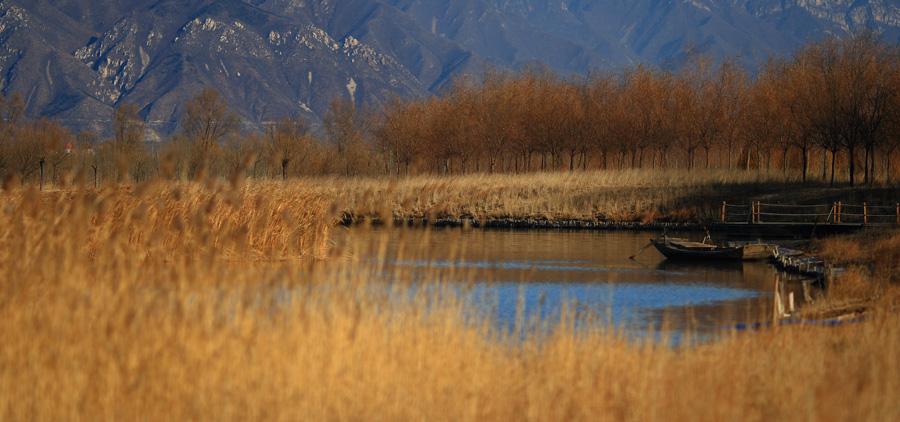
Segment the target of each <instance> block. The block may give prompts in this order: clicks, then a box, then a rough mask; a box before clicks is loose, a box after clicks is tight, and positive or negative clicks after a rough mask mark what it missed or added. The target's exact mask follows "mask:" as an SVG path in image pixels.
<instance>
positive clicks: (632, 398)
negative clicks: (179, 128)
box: [0, 185, 900, 421]
mask: <svg viewBox="0 0 900 422" xmlns="http://www.w3.org/2000/svg"><path fill="white" fill-rule="evenodd" d="M193 189H197V190H196V191H195V190H193ZM258 189H260V190H259V192H263V193H266V195H267V196H268V195H274V196H275V197H280V198H292V197H296V196H298V195H299V196H302V195H304V190H303V189H299V188H296V187H294V188H293V189H295V190H285V191H280V190H279V189H278V188H275V187H266V186H263V187H260V188H258ZM266 189H271V191H268V190H266ZM176 190H178V191H179V192H181V195H176V194H175V191H176ZM251 191H252V189H251ZM154 192H155V193H154ZM213 192H216V195H219V196H218V198H220V199H219V200H221V201H223V202H226V201H227V200H226V199H225V198H228V197H229V196H230V195H237V196H238V197H240V198H244V199H245V201H250V202H251V203H253V202H252V200H250V199H248V197H247V195H250V197H252V194H251V193H250V192H247V191H238V192H232V191H229V190H228V189H227V188H222V189H221V190H220V191H215V190H214V191H213ZM195 194H196V195H198V196H199V197H200V198H203V199H201V200H200V201H199V202H191V201H194V200H193V199H191V198H194V195H195ZM206 194H210V191H209V190H204V189H203V188H199V187H186V186H181V185H179V186H174V187H173V186H168V185H158V186H155V187H152V188H149V190H148V191H146V192H144V193H137V192H131V193H126V192H121V191H111V192H105V193H100V194H96V195H97V196H96V197H94V196H91V195H95V194H84V193H74V194H72V195H59V194H57V195H55V196H54V195H51V196H45V195H41V194H38V193H34V192H31V193H28V192H13V193H4V194H3V195H2V196H0V201H2V203H0V206H3V207H5V208H3V210H2V211H3V212H2V213H0V220H2V221H0V245H2V248H0V283H2V284H0V338H2V339H3V341H2V343H0V419H2V420H100V419H103V420H134V419H146V420H248V419H251V420H260V419H261V420H454V421H456V420H591V421H597V420H600V421H602V420H666V421H669V420H701V421H703V420H710V421H712V420H715V421H720V420H776V419H790V420H800V421H803V420H817V421H828V420H898V419H900V400H898V397H900V377H898V375H900V330H898V329H897V327H898V324H900V315H898V314H897V313H896V312H891V311H889V310H882V311H881V312H878V313H875V315H874V317H873V319H872V320H870V321H868V322H866V323H862V324H855V325H850V326H842V327H831V328H823V327H813V326H796V327H780V328H776V329H769V330H762V331H758V332H732V333H728V334H726V335H725V336H724V337H723V339H722V340H721V341H717V342H715V343H713V344H708V345H703V346H698V347H694V348H687V349H671V348H669V347H667V346H665V345H658V344H655V343H652V342H651V343H647V344H645V345H635V344H632V343H630V342H628V341H626V340H624V339H623V338H622V337H621V336H620V335H617V334H615V333H609V332H602V331H590V332H587V333H584V334H582V335H580V336H575V335H572V334H571V329H570V327H571V326H572V324H573V322H572V320H571V317H570V316H569V317H566V318H565V320H564V321H563V322H562V324H561V325H560V327H558V328H557V329H556V330H555V331H554V333H552V334H551V336H550V337H549V338H548V339H546V340H545V341H543V342H541V343H540V344H539V342H538V341H536V340H534V339H531V340H528V341H525V342H522V343H519V342H516V341H510V340H504V339H503V338H502V337H498V336H496V335H495V334H494V333H492V332H491V328H490V327H491V326H492V325H491V324H489V323H487V322H484V323H476V324H467V323H464V322H463V321H464V320H465V311H464V306H465V304H463V303H459V302H458V301H456V300H453V299H452V295H451V294H450V293H451V291H452V289H446V288H443V287H442V286H440V285H438V284H436V285H435V286H434V289H435V290H436V291H438V292H440V295H441V297H442V298H443V299H442V300H440V301H435V298H436V297H437V294H434V295H433V294H428V293H424V291H425V289H419V290H418V294H417V295H415V296H414V297H413V298H412V299H409V300H400V298H399V295H403V294H404V292H403V291H400V292H394V293H391V294H388V293H386V292H385V291H383V290H381V289H378V288H374V289H373V286H372V285H371V284H370V283H369V282H368V278H367V276H366V274H365V273H364V272H361V270H360V269H359V268H357V267H355V265H354V264H353V263H352V260H342V261H336V262H332V261H319V262H318V263H315V264H310V263H304V262H302V261H297V260H280V261H277V262H257V261H251V260H247V261H236V260H234V259H232V258H233V256H232V251H234V252H235V253H236V251H238V250H239V249H231V248H226V249H224V251H225V252H223V253H199V254H192V253H189V251H194V250H198V249H199V250H212V251H222V250H223V249H220V246H218V245H217V243H216V240H215V239H217V238H220V237H217V235H216V233H220V232H219V229H217V227H240V226H241V225H244V224H248V225H249V228H248V231H247V233H248V235H249V233H253V226H254V224H252V223H246V222H242V221H244V220H242V218H246V216H245V215H244V214H245V213H227V214H225V216H224V217H221V218H223V219H225V220H224V221H220V220H219V217H212V216H211V215H212V214H215V213H211V214H208V213H206V211H205V210H204V208H203V207H202V206H200V205H201V204H203V203H204V202H206V201H209V200H210V198H208V197H204V196H203V195H206ZM142 195H143V196H142ZM309 195H312V197H315V194H314V193H309ZM136 197H141V198H155V199H154V200H153V201H139V202H137V203H138V204H141V203H144V204H147V207H148V209H147V210H146V213H143V214H142V215H143V217H141V218H139V219H138V220H140V221H142V222H145V223H146V222H148V221H158V222H159V223H158V224H155V225H153V226H152V227H153V230H151V231H147V232H144V231H140V232H138V233H137V234H134V235H132V234H133V233H132V232H130V231H129V229H126V227H130V226H129V225H128V224H126V223H125V221H126V220H121V222H119V223H117V222H116V221H119V220H120V219H122V218H125V217H126V216H127V215H128V214H129V212H131V213H132V214H134V210H136V209H137V208H129V207H130V206H129V205H126V204H130V203H132V202H131V201H132V200H133V199H134V198H136ZM91 198H93V199H91ZM285 200H287V199H285ZM168 201H173V202H172V203H173V204H174V205H171V206H170V205H165V204H168V203H169V202H168ZM154 203H155V204H158V207H157V206H154V205H151V204H154ZM278 203H280V202H279V201H274V200H273V201H269V202H266V204H267V205H265V206H264V205H260V206H258V207H252V211H250V210H248V211H247V212H254V213H260V214H259V215H267V216H273V215H278V214H277V212H275V210H276V209H277V206H276V205H277V204H278ZM9 204H13V205H9ZM103 204H105V205H103ZM178 204H181V205H178ZM188 204H193V205H190V206H188ZM317 204H319V203H318V202H317V201H311V202H310V203H304V204H303V205H304V206H309V207H311V208H316V207H320V208H316V209H320V210H321V209H324V206H322V205H317ZM221 206H222V207H225V205H221ZM298 206H299V204H298ZM170 207H171V208H174V210H173V211H165V212H163V214H164V215H167V216H170V217H172V218H160V219H158V220H154V217H153V215H154V214H153V213H154V212H158V211H159V210H169V209H170ZM218 207H219V206H217V208H218ZM238 208H239V209H243V208H241V207H238ZM117 209H122V210H129V211H127V212H124V213H116V212H109V211H110V210H117ZM175 210H180V211H175ZM178 212H183V213H184V214H179V213H178ZM170 213H171V214H170ZM139 214H141V213H139ZM201 214H203V215H201ZM175 215H184V216H186V217H188V218H187V220H186V221H184V222H183V226H182V227H180V228H179V227H177V225H176V224H174V223H172V221H171V220H172V219H174V216H175ZM312 215H313V217H315V218H311V221H312V222H311V223H310V224H311V225H312V227H320V226H319V224H324V223H325V222H326V220H325V218H326V216H325V212H324V211H322V212H318V213H313V214H312ZM87 216H91V218H96V220H94V221H93V222H92V223H88V221H91V220H90V219H84V217H87ZM292 218H294V217H292ZM316 218H319V219H320V220H319V223H316V222H315V219H316ZM260 220H264V219H260ZM132 221H135V220H134V219H133V220H132ZM252 221H253V220H252V219H251V222H252ZM239 222H242V223H239ZM259 224H263V223H259ZM85 227H88V228H87V229H86V228H85ZM91 227H102V228H104V229H103V230H93V229H91ZM107 228H109V229H107ZM117 228H118V229H117ZM117 230H118V231H117ZM183 233H193V234H192V235H191V236H192V237H191V239H192V240H190V241H186V242H185V243H184V245H183V247H182V246H180V244H178V243H171V241H170V240H171V239H179V238H181V236H184V235H183ZM198 233H199V234H198ZM203 233H209V235H203ZM222 233H229V230H226V231H225V232H222ZM242 233H243V232H240V233H237V234H231V235H229V236H232V237H233V238H239V237H240V234H242ZM126 234H127V235H126ZM275 238H276V239H282V238H283V237H281V236H275ZM70 239H74V240H70ZM235 241H236V240H235ZM271 242H274V243H276V244H277V242H275V241H265V242H261V244H262V245H263V247H260V248H256V249H254V250H257V249H258V250H259V251H260V252H259V257H260V258H265V257H266V256H267V254H268V252H270V251H271V250H272V249H274V250H275V252H276V253H275V256H279V255H281V253H278V251H280V250H282V248H281V247H277V248H270V247H267V246H265V245H269V244H270V243H271ZM248 243H249V244H255V243H254V242H253V241H248ZM226 244H228V242H226ZM168 248H174V249H175V253H174V254H173V255H166V254H163V251H166V250H167V249H168ZM140 251H153V252H150V253H140ZM157 252H159V253H157ZM158 255H165V256H167V257H169V256H171V257H175V258H173V259H158V258H157V256H158ZM375 287H377V286H375ZM401 290H402V289H401Z"/></svg>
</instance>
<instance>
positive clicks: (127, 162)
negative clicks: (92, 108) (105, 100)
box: [113, 104, 146, 182]
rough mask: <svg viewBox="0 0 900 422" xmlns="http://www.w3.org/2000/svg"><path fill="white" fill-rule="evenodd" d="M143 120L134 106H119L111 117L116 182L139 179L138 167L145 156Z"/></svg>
mask: <svg viewBox="0 0 900 422" xmlns="http://www.w3.org/2000/svg"><path fill="white" fill-rule="evenodd" d="M144 131H145V124H144V119H142V118H141V117H140V115H138V109H137V106H136V105H134V104H121V105H119V107H118V108H116V113H115V115H114V116H113V154H114V157H115V158H114V159H115V161H116V163H115V164H116V170H117V172H116V180H117V181H118V182H121V181H123V180H124V179H126V178H127V177H129V176H130V177H132V178H134V179H135V181H137V180H138V178H139V175H138V173H139V171H138V170H139V167H141V165H142V164H143V161H144V160H145V157H143V155H145V154H146V151H145V147H144Z"/></svg>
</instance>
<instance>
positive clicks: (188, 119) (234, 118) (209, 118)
mask: <svg viewBox="0 0 900 422" xmlns="http://www.w3.org/2000/svg"><path fill="white" fill-rule="evenodd" d="M240 124H241V120H240V118H239V117H238V115H237V113H235V112H234V110H232V109H231V108H229V107H228V101H226V100H225V98H224V97H222V95H221V94H220V93H219V91H217V90H216V89H215V88H205V89H204V90H203V91H201V92H200V93H199V94H197V95H196V96H194V98H192V99H191V101H190V102H188V104H187V106H186V108H185V112H184V117H182V119H181V127H182V129H183V130H184V140H185V141H186V142H187V148H188V149H189V153H188V155H189V158H188V172H189V174H190V175H194V174H195V173H196V171H197V169H198V168H199V167H200V166H201V165H202V164H203V163H205V162H206V161H207V160H208V159H209V157H210V155H211V154H212V153H213V152H214V151H215V149H217V147H218V144H219V143H220V142H221V141H222V140H223V139H224V138H225V136H227V135H228V134H229V133H231V132H234V131H237V130H238V129H240Z"/></svg>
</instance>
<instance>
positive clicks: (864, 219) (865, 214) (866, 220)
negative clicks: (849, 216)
mask: <svg viewBox="0 0 900 422" xmlns="http://www.w3.org/2000/svg"><path fill="white" fill-rule="evenodd" d="M866 209H867V208H866V203H865V202H863V224H869V213H868V212H867V211H866Z"/></svg>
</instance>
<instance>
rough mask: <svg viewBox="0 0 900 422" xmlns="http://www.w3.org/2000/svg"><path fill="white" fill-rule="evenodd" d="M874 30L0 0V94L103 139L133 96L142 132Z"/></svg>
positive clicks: (322, 7)
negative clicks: (219, 113)
mask: <svg viewBox="0 0 900 422" xmlns="http://www.w3.org/2000/svg"><path fill="white" fill-rule="evenodd" d="M861 28H869V29H873V30H876V31H879V32H881V34H882V36H883V37H884V38H885V40H886V41H888V42H891V43H893V42H896V41H897V40H898V39H900V6H895V5H893V4H890V3H889V2H885V1H883V0H868V1H847V0H834V1H817V2H811V1H806V0H784V1H775V0H721V1H720V0H684V1H679V0H635V1H626V0H600V1H582V0H564V1H555V2H550V1H547V0H450V1H434V0H331V1H303V0H219V1H211V0H206V1H201V2H190V3H188V4H185V3H183V2H178V1H174V0H126V1H121V2H103V3H102V7H98V5H97V3H96V2H92V1H87V0H2V1H0V92H2V93H3V94H4V95H6V96H9V95H11V94H13V93H19V94H21V95H22V96H23V98H24V99H25V102H26V104H27V113H28V115H30V116H38V115H46V116H50V117H54V118H57V119H59V120H60V121H62V122H63V124H65V125H67V126H70V127H72V128H73V130H76V131H81V130H91V131H94V132H97V133H99V134H101V135H102V136H107V135H108V134H109V132H110V129H111V128H110V123H109V122H111V120H112V115H113V110H114V109H115V107H116V106H118V105H119V104H123V103H127V104H136V105H137V106H138V107H139V113H140V115H141V117H143V118H144V119H146V120H147V121H148V129H150V131H149V133H150V135H151V137H152V138H153V139H155V140H162V139H164V138H165V137H166V136H168V135H169V134H171V133H173V132H175V131H177V130H178V122H179V120H180V117H181V114H182V113H183V108H184V105H185V104H186V103H187V101H189V100H190V98H191V97H192V96H193V95H194V94H196V93H198V92H200V90H201V89H202V88H204V87H207V86H212V87H215V88H216V89H218V90H219V91H220V92H221V93H222V94H223V96H224V97H225V98H226V99H227V100H228V101H229V103H230V104H231V106H232V107H233V108H235V110H236V111H237V112H238V113H239V114H240V116H241V118H242V119H243V120H244V122H245V125H246V126H247V127H248V128H251V129H255V130H261V129H262V128H263V127H264V125H265V122H268V121H272V120H275V119H278V118H281V117H286V116H295V115H300V116H302V117H303V118H304V119H306V120H308V121H310V122H311V123H312V125H313V127H316V126H317V124H318V122H320V121H321V118H322V117H323V116H324V114H325V113H326V111H327V110H328V106H329V103H330V102H331V100H332V99H334V98H339V97H344V98H347V99H349V100H351V101H352V102H354V103H355V104H356V105H357V106H363V105H364V104H369V105H372V106H378V105H379V104H383V103H385V102H386V101H389V99H390V98H392V97H393V96H400V97H404V98H418V97H422V96H427V95H432V94H435V93H438V92H440V90H441V89H443V87H445V86H447V84H448V83H449V82H450V81H452V80H453V78H456V77H459V76H462V75H467V74H476V75H477V74H478V73H479V72H481V71H482V70H483V68H484V66H485V65H489V66H496V67H500V68H508V69H516V68H519V67H521V66H526V65H528V64H531V63H535V62H541V63H543V64H544V65H546V66H548V67H549V68H551V69H553V70H555V71H557V72H559V73H560V74H563V75H572V74H583V73H585V72H587V71H590V70H593V69H605V70H617V69H621V68H624V67H627V66H632V65H635V64H639V63H641V64H648V65H660V64H662V63H665V62H666V61H671V60H677V59H678V57H679V56H680V55H681V54H683V53H684V51H685V48H686V47H687V46H697V47H700V48H701V49H703V50H705V51H707V52H709V53H710V54H711V55H712V56H713V57H715V58H717V59H722V58H724V57H739V58H742V59H743V60H744V61H745V63H747V64H748V66H749V67H751V68H752V67H753V66H754V65H755V63H757V62H758V61H762V60H765V58H766V57H768V56H769V55H771V54H788V53H790V52H791V51H793V50H795V49H797V48H799V47H800V46H802V45H803V44H804V43H805V42H807V41H813V40H817V39H821V38H822V37H825V36H842V35H846V34H847V33H849V32H850V31H854V30H858V29H861Z"/></svg>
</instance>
